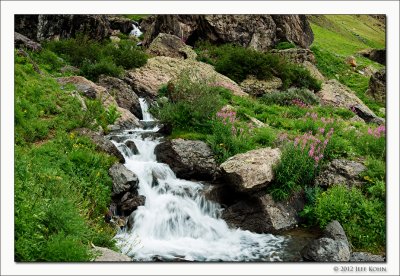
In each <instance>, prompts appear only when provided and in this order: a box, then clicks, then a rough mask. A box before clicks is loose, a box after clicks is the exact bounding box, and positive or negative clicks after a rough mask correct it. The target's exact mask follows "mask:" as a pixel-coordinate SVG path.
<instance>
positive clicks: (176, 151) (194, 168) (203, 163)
mask: <svg viewBox="0 0 400 276" xmlns="http://www.w3.org/2000/svg"><path fill="white" fill-rule="evenodd" d="M154 153H155V154H156V157H157V161H158V162H161V163H166V164H168V165H169V166H170V167H171V169H172V170H173V171H174V172H175V174H176V176H177V177H179V178H183V179H196V180H213V179H214V178H215V176H216V173H217V164H216V162H215V159H214V155H213V152H212V151H211V149H210V147H209V146H208V145H207V144H206V143H204V142H202V141H192V140H183V139H173V140H171V141H167V142H164V143H161V144H159V145H157V146H156V148H155V149H154Z"/></svg>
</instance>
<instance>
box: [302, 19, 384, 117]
mask: <svg viewBox="0 0 400 276" xmlns="http://www.w3.org/2000/svg"><path fill="white" fill-rule="evenodd" d="M309 20H310V22H311V27H312V29H313V32H314V36H315V39H314V42H313V44H312V45H311V49H312V50H313V52H314V53H315V56H316V59H317V67H318V69H319V70H320V71H321V72H322V73H323V74H324V75H325V76H327V77H328V78H337V79H338V80H339V81H340V82H341V83H343V84H345V85H347V86H348V87H350V88H351V89H352V90H354V91H355V93H356V94H357V96H358V97H359V98H360V99H361V100H362V101H364V103H365V104H366V105H367V106H368V107H370V108H371V109H372V110H373V111H374V112H375V113H377V114H378V115H380V116H384V114H381V113H380V112H379V109H380V108H381V107H384V105H382V104H379V103H376V102H375V101H374V100H372V99H371V98H369V97H368V96H366V95H365V91H366V90H367V88H368V82H369V78H368V77H365V76H363V75H361V74H359V73H357V72H354V71H352V70H351V68H350V66H348V65H346V64H345V59H346V57H348V56H354V57H355V58H356V61H357V65H358V66H357V70H359V69H362V68H364V67H366V66H372V67H373V68H375V69H380V68H382V67H383V66H382V65H381V64H378V63H376V62H373V61H371V60H369V59H367V58H365V57H363V56H361V55H359V54H357V52H359V51H360V50H363V49H369V48H378V49H381V48H385V28H384V26H382V24H381V23H380V22H379V21H378V20H377V19H375V18H372V17H370V16H367V15H360V16H358V15H322V16H309Z"/></svg>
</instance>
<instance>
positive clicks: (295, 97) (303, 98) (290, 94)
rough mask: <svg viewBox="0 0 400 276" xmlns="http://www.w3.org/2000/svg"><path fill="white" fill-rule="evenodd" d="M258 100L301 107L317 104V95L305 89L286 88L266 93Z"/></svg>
mask: <svg viewBox="0 0 400 276" xmlns="http://www.w3.org/2000/svg"><path fill="white" fill-rule="evenodd" d="M260 100H261V101H262V102H263V103H265V104H277V105H282V106H290V105H296V106H299V107H301V108H307V107H309V106H311V105H318V104H319V99H318V97H317V96H315V94H314V93H313V92H311V91H309V90H307V89H288V90H286V91H282V92H273V93H266V94H264V95H263V96H262V97H261V99H260Z"/></svg>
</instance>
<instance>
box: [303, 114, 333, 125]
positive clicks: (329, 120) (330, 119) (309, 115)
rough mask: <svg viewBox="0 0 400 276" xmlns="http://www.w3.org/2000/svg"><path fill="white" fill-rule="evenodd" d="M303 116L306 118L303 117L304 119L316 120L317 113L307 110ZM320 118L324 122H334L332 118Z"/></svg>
mask: <svg viewBox="0 0 400 276" xmlns="http://www.w3.org/2000/svg"><path fill="white" fill-rule="evenodd" d="M305 117H306V118H304V120H306V119H307V118H311V119H312V120H313V121H317V120H318V114H317V113H315V112H313V113H310V112H307V113H306V116H305ZM320 120H321V122H322V123H324V124H331V123H333V122H335V119H334V118H325V117H321V119H320Z"/></svg>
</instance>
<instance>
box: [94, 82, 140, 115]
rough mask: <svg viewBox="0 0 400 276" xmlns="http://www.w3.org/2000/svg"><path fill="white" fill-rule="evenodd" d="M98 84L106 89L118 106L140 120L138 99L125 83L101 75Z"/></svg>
mask: <svg viewBox="0 0 400 276" xmlns="http://www.w3.org/2000/svg"><path fill="white" fill-rule="evenodd" d="M98 84H99V85H101V86H103V87H106V88H107V90H108V93H109V94H111V95H112V96H113V97H114V98H115V100H116V102H117V103H118V106H120V107H122V108H125V109H127V110H129V111H130V112H131V113H132V114H133V115H135V116H136V117H137V118H139V119H142V109H141V107H140V102H139V97H138V96H137V95H136V94H135V92H133V90H132V88H131V87H130V86H129V85H128V84H127V83H126V82H124V81H123V80H121V79H118V78H114V77H109V76H103V75H102V76H101V77H100V79H99V82H98Z"/></svg>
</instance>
